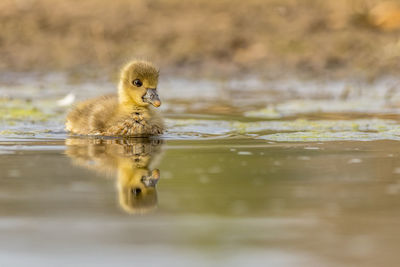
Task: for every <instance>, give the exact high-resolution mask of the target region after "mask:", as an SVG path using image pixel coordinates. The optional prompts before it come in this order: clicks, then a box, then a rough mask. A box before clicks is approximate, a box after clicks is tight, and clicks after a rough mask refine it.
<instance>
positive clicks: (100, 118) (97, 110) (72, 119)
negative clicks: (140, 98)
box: [65, 95, 118, 135]
mask: <svg viewBox="0 0 400 267" xmlns="http://www.w3.org/2000/svg"><path fill="white" fill-rule="evenodd" d="M117 108H118V97H117V96H116V95H106V96H101V97H98V98H94V99H90V100H87V101H84V102H82V103H80V104H78V105H77V106H76V107H75V109H73V110H72V111H71V112H70V113H69V114H68V116H67V122H66V124H65V125H66V128H67V130H68V131H69V132H71V133H73V134H82V135H99V134H101V133H102V132H104V131H105V130H106V127H107V122H108V121H109V120H110V118H112V117H114V116H115V114H116V112H117Z"/></svg>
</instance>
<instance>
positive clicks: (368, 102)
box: [244, 98, 400, 119]
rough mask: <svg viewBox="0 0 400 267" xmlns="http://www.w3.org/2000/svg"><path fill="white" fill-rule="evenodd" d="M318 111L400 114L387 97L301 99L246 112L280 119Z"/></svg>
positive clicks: (255, 115)
mask: <svg viewBox="0 0 400 267" xmlns="http://www.w3.org/2000/svg"><path fill="white" fill-rule="evenodd" d="M310 113H314V114H318V113H337V114H345V113H365V114H371V113H374V114H382V113H386V114H387V113H391V114H400V109H399V108H397V107H393V106H390V103H389V102H388V101H386V100H385V99H382V98H381V99H374V98H361V99H350V100H342V99H330V100H318V99H299V100H289V101H286V102H282V103H277V104H270V105H268V106H267V107H265V108H262V109H258V110H250V111H247V112H245V113H244V115H245V116H246V117H256V118H267V119H278V118H283V117H288V116H295V115H298V114H310Z"/></svg>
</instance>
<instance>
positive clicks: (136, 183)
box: [66, 138, 162, 213]
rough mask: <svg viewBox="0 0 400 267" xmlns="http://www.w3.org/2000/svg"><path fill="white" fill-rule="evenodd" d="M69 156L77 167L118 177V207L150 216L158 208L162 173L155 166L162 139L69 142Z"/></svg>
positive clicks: (81, 140)
mask: <svg viewBox="0 0 400 267" xmlns="http://www.w3.org/2000/svg"><path fill="white" fill-rule="evenodd" d="M66 146H67V149H66V154H67V155H68V156H69V157H70V158H72V159H73V162H74V163H75V164H77V165H80V166H84V167H85V168H88V169H91V170H94V171H96V172H100V173H102V174H106V175H107V176H115V175H116V176H117V181H116V184H117V189H118V199H119V204H120V206H121V208H122V209H123V210H125V211H126V212H128V213H147V212H149V211H151V210H153V209H154V208H155V207H156V206H157V190H156V185H157V182H158V180H159V179H160V171H159V170H158V169H153V168H152V167H153V166H154V165H155V164H157V161H158V160H159V158H160V157H161V153H160V152H161V146H162V141H161V140H149V139H142V138H134V139H124V140H104V139H78V138H69V139H67V140H66Z"/></svg>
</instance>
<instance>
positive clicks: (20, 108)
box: [0, 99, 53, 125]
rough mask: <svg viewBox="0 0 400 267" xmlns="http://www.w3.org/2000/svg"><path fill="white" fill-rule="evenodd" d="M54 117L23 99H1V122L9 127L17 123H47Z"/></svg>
mask: <svg viewBox="0 0 400 267" xmlns="http://www.w3.org/2000/svg"><path fill="white" fill-rule="evenodd" d="M52 116H53V115H52V114H51V113H47V112H44V111H43V110H42V109H40V108H39V107H37V106H35V105H33V104H32V102H31V101H27V100H25V101H24V100H21V99H15V100H14V99H13V100H11V99H1V100H0V120H2V121H4V122H6V123H7V124H9V125H13V124H15V122H21V121H29V122H45V121H46V120H48V119H49V118H51V117H52Z"/></svg>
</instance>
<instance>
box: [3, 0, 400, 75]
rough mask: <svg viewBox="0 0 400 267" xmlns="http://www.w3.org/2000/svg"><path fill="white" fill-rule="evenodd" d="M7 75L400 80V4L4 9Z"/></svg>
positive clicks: (84, 2)
mask: <svg viewBox="0 0 400 267" xmlns="http://www.w3.org/2000/svg"><path fill="white" fill-rule="evenodd" d="M0 29H1V30H0V58H1V61H0V69H1V70H2V71H23V72H27V71H28V72H32V71H35V72H41V71H67V72H68V73H78V74H79V73H82V71H85V75H88V73H91V72H92V73H94V74H96V73H104V74H106V73H109V72H110V70H114V69H115V68H119V67H120V65H121V64H122V63H124V62H126V61H127V60H129V59H132V58H143V59H148V60H152V61H154V62H156V63H157V64H158V65H159V66H160V67H161V68H162V72H163V73H164V74H179V75H189V76H201V77H232V76H234V77H241V75H249V74H251V75H257V76H260V77H265V78H275V77H282V76H286V75H296V76H301V77H315V75H318V76H319V77H329V78H337V77H349V76H350V77H358V78H367V79H373V78H376V77H379V76H381V75H397V74H398V73H399V72H400V61H399V57H400V39H399V29H400V1H379V0H337V1H323V0H301V1H300V0H269V1H263V0H248V1H240V0H219V1H207V0H196V1H178V0H151V1H140V0H115V1H106V0H80V1H76V0H73V1H60V0H2V1H1V2H0Z"/></svg>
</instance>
